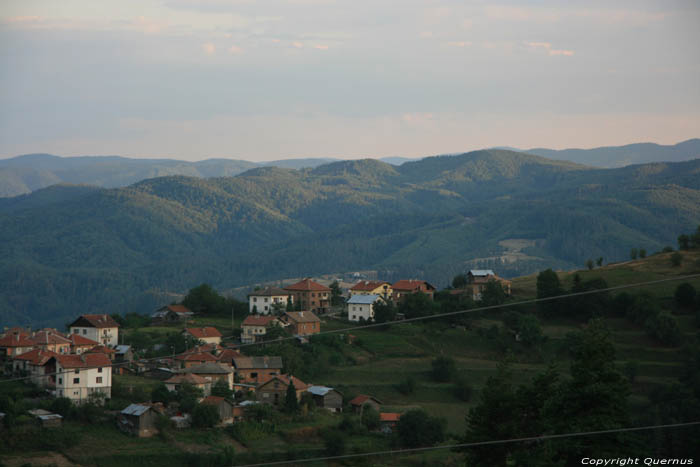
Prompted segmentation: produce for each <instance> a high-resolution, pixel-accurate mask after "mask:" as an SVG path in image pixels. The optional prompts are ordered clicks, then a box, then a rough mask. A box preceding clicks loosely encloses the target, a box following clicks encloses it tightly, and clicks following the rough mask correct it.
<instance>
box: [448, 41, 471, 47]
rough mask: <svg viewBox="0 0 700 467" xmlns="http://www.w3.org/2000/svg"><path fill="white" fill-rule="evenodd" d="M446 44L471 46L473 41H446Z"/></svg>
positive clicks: (449, 45) (450, 45)
mask: <svg viewBox="0 0 700 467" xmlns="http://www.w3.org/2000/svg"><path fill="white" fill-rule="evenodd" d="M445 45H446V46H448V47H469V46H470V45H472V43H471V42H470V41H451V42H446V43H445Z"/></svg>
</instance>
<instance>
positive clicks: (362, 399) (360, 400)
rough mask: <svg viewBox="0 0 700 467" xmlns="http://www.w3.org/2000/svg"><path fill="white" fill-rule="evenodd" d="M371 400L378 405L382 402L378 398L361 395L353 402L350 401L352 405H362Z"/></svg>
mask: <svg viewBox="0 0 700 467" xmlns="http://www.w3.org/2000/svg"><path fill="white" fill-rule="evenodd" d="M370 399H372V400H373V401H375V402H377V403H378V404H381V401H380V400H379V399H377V398H376V397H372V396H368V395H365V394H360V395H359V396H357V397H355V398H354V399H353V400H351V401H350V405H362V404H364V403H365V402H367V401H368V400H370Z"/></svg>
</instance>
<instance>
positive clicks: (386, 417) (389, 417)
mask: <svg viewBox="0 0 700 467" xmlns="http://www.w3.org/2000/svg"><path fill="white" fill-rule="evenodd" d="M399 418H401V414H400V413H394V412H382V413H380V414H379V421H381V422H398V421H399Z"/></svg>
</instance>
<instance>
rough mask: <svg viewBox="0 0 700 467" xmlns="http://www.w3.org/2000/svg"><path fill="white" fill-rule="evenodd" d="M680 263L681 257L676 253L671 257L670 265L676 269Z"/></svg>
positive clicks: (681, 261)
mask: <svg viewBox="0 0 700 467" xmlns="http://www.w3.org/2000/svg"><path fill="white" fill-rule="evenodd" d="M681 263H683V255H682V254H680V253H679V252H677V251H676V252H675V253H673V254H672V255H671V265H672V266H675V267H678V266H680V265H681Z"/></svg>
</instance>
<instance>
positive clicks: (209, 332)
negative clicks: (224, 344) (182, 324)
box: [182, 326, 221, 345]
mask: <svg viewBox="0 0 700 467" xmlns="http://www.w3.org/2000/svg"><path fill="white" fill-rule="evenodd" d="M182 333H183V334H185V335H186V336H190V337H193V338H194V339H197V340H199V341H202V342H204V343H205V344H215V345H219V344H221V333H220V332H219V330H218V329H216V328H214V327H211V326H207V327H204V328H185V330H184V331H182Z"/></svg>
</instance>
